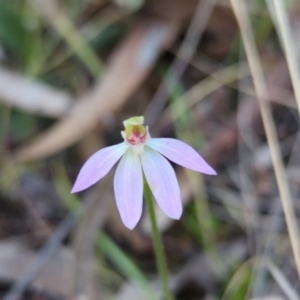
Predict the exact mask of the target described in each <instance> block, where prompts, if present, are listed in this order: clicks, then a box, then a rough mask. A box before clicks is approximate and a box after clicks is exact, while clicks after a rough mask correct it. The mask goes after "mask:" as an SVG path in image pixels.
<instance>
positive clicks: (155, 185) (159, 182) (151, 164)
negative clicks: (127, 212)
mask: <svg viewBox="0 0 300 300" xmlns="http://www.w3.org/2000/svg"><path fill="white" fill-rule="evenodd" d="M141 163H142V167H143V170H144V174H145V177H146V179H147V182H148V184H149V186H150V189H151V191H152V193H153V195H154V198H155V199H156V201H157V203H158V205H159V206H160V208H161V209H162V210H163V211H164V212H165V213H166V214H167V215H168V216H169V217H170V218H172V219H177V220H178V219H179V218H180V216H181V214H182V204H181V200H180V189H179V185H178V181H177V178H176V175H175V172H174V170H173V168H172V166H171V165H170V163H169V162H168V161H167V160H166V159H165V158H164V157H163V156H162V155H161V154H159V153H158V152H156V151H155V150H153V149H151V148H149V147H147V146H145V147H144V153H143V154H141Z"/></svg>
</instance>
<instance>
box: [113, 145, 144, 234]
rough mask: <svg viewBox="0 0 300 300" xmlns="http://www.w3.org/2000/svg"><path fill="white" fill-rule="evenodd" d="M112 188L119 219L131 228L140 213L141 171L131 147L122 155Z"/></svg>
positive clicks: (137, 157) (137, 158) (138, 160)
mask: <svg viewBox="0 0 300 300" xmlns="http://www.w3.org/2000/svg"><path fill="white" fill-rule="evenodd" d="M114 189H115V196H116V201H117V206H118V209H119V213H120V215H121V219H122V221H123V223H124V224H125V226H126V227H128V228H129V229H133V228H134V227H135V226H136V224H137V223H138V221H139V220H140V218H141V215H142V208H143V173H142V167H141V162H140V158H139V156H138V155H137V154H135V153H134V152H133V151H132V149H129V150H128V151H127V152H126V153H125V155H124V156H123V157H122V159H121V161H120V163H119V165H118V168H117V171H116V175H115V178H114Z"/></svg>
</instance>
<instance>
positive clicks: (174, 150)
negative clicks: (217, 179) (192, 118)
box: [147, 138, 217, 175]
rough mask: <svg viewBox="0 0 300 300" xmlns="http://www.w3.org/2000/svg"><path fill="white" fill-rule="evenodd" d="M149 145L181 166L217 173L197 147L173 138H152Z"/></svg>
mask: <svg viewBox="0 0 300 300" xmlns="http://www.w3.org/2000/svg"><path fill="white" fill-rule="evenodd" d="M147 145H148V146H149V147H151V148H152V149H154V150H156V151H158V152H159V153H161V154H162V155H164V156H165V157H167V158H168V159H169V160H171V161H173V162H175V163H176V164H178V165H180V166H183V167H185V168H188V169H191V170H193V171H197V172H201V173H204V174H208V175H217V173H216V171H215V170H214V169H213V168H212V167H211V166H210V165H209V164H208V163H207V162H206V161H205V160H204V159H203V158H202V157H201V156H200V155H199V154H198V152H197V151H196V150H195V149H193V148H192V147H191V146H189V145H188V144H186V143H184V142H182V141H179V140H176V139H171V138H151V139H150V140H149V141H148V142H147Z"/></svg>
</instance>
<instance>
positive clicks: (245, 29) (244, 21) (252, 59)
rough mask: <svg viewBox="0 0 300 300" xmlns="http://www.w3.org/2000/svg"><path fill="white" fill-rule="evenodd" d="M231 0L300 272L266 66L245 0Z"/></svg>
mask: <svg viewBox="0 0 300 300" xmlns="http://www.w3.org/2000/svg"><path fill="white" fill-rule="evenodd" d="M231 4H232V7H233V11H234V13H235V16H236V18H237V21H238V24H239V27H240V30H241V35H242V40H243V43H244V47H245V51H246V56H247V59H248V62H249V67H250V70H251V73H252V77H253V83H254V87H255V90H256V93H257V96H258V101H259V104H260V109H261V114H262V120H263V125H264V128H265V131H266V136H267V141H268V145H269V147H270V151H271V157H272V162H273V166H274V171H275V176H276V181H277V185H278V188H279V193H280V197H281V202H282V206H283V211H284V215H285V219H286V222H287V228H288V233H289V236H290V240H291V245H292V250H293V254H294V258H295V261H296V266H297V271H298V274H299V276H300V240H299V232H298V227H297V221H296V216H295V211H294V208H293V202H292V197H291V193H290V189H289V186H288V182H287V176H286V172H285V168H284V165H283V161H282V158H281V154H280V149H279V147H278V138H277V135H276V128H275V124H274V120H273V118H272V114H271V109H270V105H269V103H268V101H266V100H267V99H268V98H269V93H268V90H267V85H266V82H265V78H264V75H263V70H262V68H261V64H260V59H259V55H258V52H257V49H256V46H255V42H254V37H253V32H252V29H251V25H250V21H249V17H248V14H247V8H246V6H245V3H244V1H241V0H231Z"/></svg>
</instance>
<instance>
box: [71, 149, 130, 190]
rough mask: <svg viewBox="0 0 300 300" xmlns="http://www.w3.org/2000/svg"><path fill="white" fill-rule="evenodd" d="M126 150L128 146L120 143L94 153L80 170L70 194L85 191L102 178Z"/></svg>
mask: <svg viewBox="0 0 300 300" xmlns="http://www.w3.org/2000/svg"><path fill="white" fill-rule="evenodd" d="M127 149H128V146H127V145H126V144H125V143H121V144H118V145H115V146H110V147H106V148H104V149H101V150H100V151H97V152H96V153H94V154H93V155H92V156H91V157H90V158H89V159H88V160H87V161H86V163H85V164H84V165H83V167H82V168H81V170H80V172H79V175H78V177H77V179H76V182H75V184H74V186H73V188H72V191H71V193H76V192H80V191H82V190H85V189H87V188H88V187H90V186H91V185H93V184H94V183H96V182H97V181H99V180H100V179H101V178H103V177H104V176H105V175H106V174H107V173H108V172H109V171H110V169H111V168H112V167H113V166H114V164H115V163H116V162H117V161H118V160H119V159H120V157H121V156H122V155H123V154H124V153H125V151H126V150H127Z"/></svg>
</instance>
